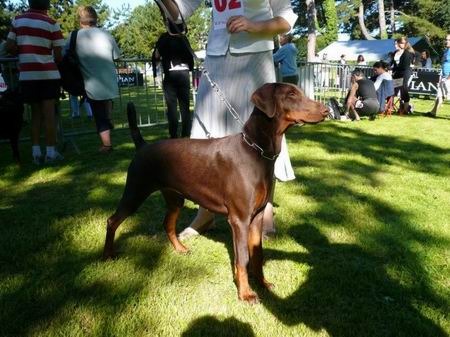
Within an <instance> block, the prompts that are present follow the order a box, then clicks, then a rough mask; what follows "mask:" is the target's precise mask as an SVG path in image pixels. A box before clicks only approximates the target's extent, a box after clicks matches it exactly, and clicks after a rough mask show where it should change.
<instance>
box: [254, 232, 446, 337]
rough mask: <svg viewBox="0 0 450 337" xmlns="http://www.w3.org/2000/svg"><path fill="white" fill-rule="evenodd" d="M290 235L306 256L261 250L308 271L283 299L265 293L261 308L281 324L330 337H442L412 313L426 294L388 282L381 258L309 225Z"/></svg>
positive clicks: (436, 330) (435, 326) (384, 264)
mask: <svg viewBox="0 0 450 337" xmlns="http://www.w3.org/2000/svg"><path fill="white" fill-rule="evenodd" d="M289 234H290V235H291V236H292V237H294V238H295V239H296V241H297V242H298V243H299V244H300V245H302V246H303V247H304V248H306V249H307V250H308V253H295V252H294V253H289V252H282V251H277V250H273V249H266V250H265V253H266V256H267V259H268V260H290V261H293V262H296V263H298V264H307V265H308V266H309V267H310V270H309V272H308V275H307V277H306V281H305V282H304V283H303V284H302V285H301V286H300V287H299V288H298V289H297V290H296V291H295V292H294V293H292V294H291V295H289V296H288V297H286V298H280V297H278V296H276V295H275V294H274V293H273V292H268V291H265V292H264V295H263V300H262V303H263V305H264V306H265V307H267V308H268V309H269V311H270V312H272V313H273V314H274V315H275V316H276V317H277V319H279V320H280V321H281V322H282V323H283V324H286V325H288V326H293V325H297V324H299V323H303V324H305V325H306V326H308V327H309V328H311V329H313V330H314V331H320V330H322V329H325V330H326V331H327V332H328V334H329V335H330V336H333V337H345V336H383V337H384V336H405V337H406V336H430V337H432V336H433V337H439V336H446V333H445V331H444V330H442V328H440V327H438V326H437V325H436V324H435V323H434V322H433V321H432V320H430V319H429V318H427V317H425V316H424V315H423V314H422V313H420V312H419V311H418V310H417V309H416V308H415V305H416V304H417V303H415V302H416V299H417V296H421V297H427V296H429V295H430V294H429V293H424V294H418V293H416V292H415V291H414V290H413V289H408V287H406V286H403V285H400V284H398V282H397V281H394V280H393V279H392V278H391V277H389V275H388V274H387V272H386V270H385V269H386V264H387V263H388V261H387V259H386V258H382V257H377V256H374V255H372V254H370V253H368V252H366V251H364V250H363V249H362V248H361V247H359V246H358V245H353V244H331V243H330V242H329V241H328V239H327V238H326V237H325V236H324V235H323V234H322V233H320V231H319V230H318V229H317V228H315V227H314V226H312V225H309V224H304V225H299V226H295V227H292V228H291V229H290V231H289ZM291 277H294V278H295V275H291Z"/></svg>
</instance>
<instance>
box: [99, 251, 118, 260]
mask: <svg viewBox="0 0 450 337" xmlns="http://www.w3.org/2000/svg"><path fill="white" fill-rule="evenodd" d="M116 258H117V255H116V254H115V253H114V252H109V251H104V252H103V257H102V259H103V261H110V260H115V259H116Z"/></svg>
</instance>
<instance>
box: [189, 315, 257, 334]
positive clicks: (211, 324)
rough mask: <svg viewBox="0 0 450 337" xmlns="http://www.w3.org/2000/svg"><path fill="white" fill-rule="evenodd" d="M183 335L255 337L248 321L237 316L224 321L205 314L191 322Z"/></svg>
mask: <svg viewBox="0 0 450 337" xmlns="http://www.w3.org/2000/svg"><path fill="white" fill-rule="evenodd" d="M181 336H182V337H204V336H233V337H255V334H254V332H253V330H252V327H251V326H250V324H248V323H242V322H240V321H239V320H237V319H236V318H234V317H232V318H227V319H225V320H223V321H220V320H218V319H217V318H215V317H214V316H203V317H201V318H198V319H196V320H195V321H193V322H191V323H190V325H189V327H188V329H187V330H186V331H185V332H183V334H182V335H181Z"/></svg>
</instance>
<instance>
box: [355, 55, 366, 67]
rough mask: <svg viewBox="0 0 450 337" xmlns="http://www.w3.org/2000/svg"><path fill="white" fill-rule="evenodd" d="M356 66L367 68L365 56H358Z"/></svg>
mask: <svg viewBox="0 0 450 337" xmlns="http://www.w3.org/2000/svg"><path fill="white" fill-rule="evenodd" d="M356 64H357V65H359V66H366V65H367V62H366V60H365V59H364V56H363V55H358V58H357V59H356Z"/></svg>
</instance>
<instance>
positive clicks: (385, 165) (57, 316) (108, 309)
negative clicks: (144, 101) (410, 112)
mask: <svg viewBox="0 0 450 337" xmlns="http://www.w3.org/2000/svg"><path fill="white" fill-rule="evenodd" d="M414 105H415V108H416V109H415V110H416V111H419V112H420V111H422V112H423V111H428V110H429V109H430V107H431V105H432V101H415V102H414ZM143 134H144V136H145V138H146V139H147V140H148V141H150V142H151V141H154V140H156V139H160V138H164V137H166V134H167V131H166V130H165V128H164V127H152V128H145V129H143ZM287 139H288V144H289V149H290V155H291V160H292V164H293V166H294V168H295V173H296V180H295V181H292V182H288V183H278V184H277V188H276V195H275V202H276V204H277V207H276V221H277V226H278V233H277V236H276V237H275V238H274V239H271V240H269V241H267V242H264V248H265V250H264V253H265V258H266V264H265V273H266V277H267V279H268V280H269V281H271V282H273V283H274V284H275V289H274V290H273V291H272V292H269V291H265V290H263V289H260V288H258V287H256V286H255V290H256V291H257V293H258V294H259V296H260V298H261V303H260V304H257V305H253V306H252V305H248V304H246V303H243V302H240V301H238V299H237V292H236V287H235V285H234V283H233V275H232V259H233V257H232V250H233V249H232V242H231V235H230V229H229V226H228V225H227V223H226V221H225V219H223V218H219V221H218V225H217V227H216V228H215V229H213V230H211V231H210V232H208V233H207V234H206V235H205V236H202V237H198V238H194V239H191V240H188V241H187V242H186V245H187V246H189V247H190V249H191V253H190V254H188V255H180V254H177V253H175V252H174V251H173V249H172V248H171V246H170V244H169V242H168V240H167V239H166V237H165V233H164V231H163V228H162V221H163V217H164V204H163V201H162V198H161V196H160V195H159V194H154V195H152V196H151V197H150V198H149V199H148V200H147V201H146V202H145V204H144V205H143V207H141V209H139V211H138V212H137V213H136V215H134V216H132V217H130V218H129V219H128V220H126V221H125V223H124V224H123V225H122V226H121V227H120V228H119V230H118V232H117V235H116V249H117V251H118V253H119V257H118V259H117V260H114V261H108V262H103V261H101V252H102V249H103V243H104V238H105V224H106V219H107V217H108V216H110V215H111V214H112V213H113V212H114V209H115V207H116V205H117V203H118V201H119V199H120V197H121V193H122V190H123V186H124V183H125V179H126V171H127V167H128V164H129V162H130V159H131V158H132V157H133V154H134V148H133V145H132V143H131V141H130V138H129V135H128V132H126V131H116V132H114V133H113V142H114V144H115V151H114V152H113V153H111V154H110V155H105V156H100V155H99V154H97V152H96V150H97V148H98V145H99V141H98V139H97V136H96V135H95V134H88V135H84V136H79V137H76V138H75V141H76V142H77V145H78V147H79V148H80V150H81V154H80V155H77V154H76V153H75V152H74V151H73V150H72V149H71V148H68V150H67V151H66V152H65V153H64V155H65V157H66V159H65V160H64V161H63V162H62V163H60V164H59V165H56V166H52V167H45V166H43V167H34V166H32V165H31V163H30V153H31V152H30V145H29V143H22V144H21V152H22V156H23V158H24V161H25V163H24V165H23V167H22V168H20V169H19V168H17V167H16V166H14V165H12V164H11V155H10V149H9V145H8V144H0V153H1V158H0V336H14V337H21V336H213V337H218V336H233V337H234V336H244V337H250V336H267V337H273V336H333V337H344V336H349V337H353V336H380V337H385V336H405V337H416V336H417V337H422V336H430V337H440V336H449V332H450V317H449V313H450V290H449V289H450V267H449V261H450V250H449V248H450V205H449V201H450V179H449V178H450V105H448V104H447V105H446V106H445V108H444V109H443V110H442V112H441V114H440V118H436V119H431V118H426V117H422V116H421V115H420V114H416V115H414V116H410V117H397V116H394V117H391V118H384V119H378V120H376V121H374V122H369V121H367V120H363V121H361V122H359V123H351V122H350V123H344V122H330V121H327V122H324V123H322V124H319V125H312V126H304V127H302V128H292V129H290V130H289V132H288V136H287ZM195 212H196V207H195V205H193V204H192V203H190V202H188V203H186V207H185V208H184V210H183V211H182V214H181V217H180V219H179V223H178V228H179V230H181V229H182V228H184V227H185V226H186V225H188V223H189V221H190V220H191V219H192V218H193V217H194V215H195Z"/></svg>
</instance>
